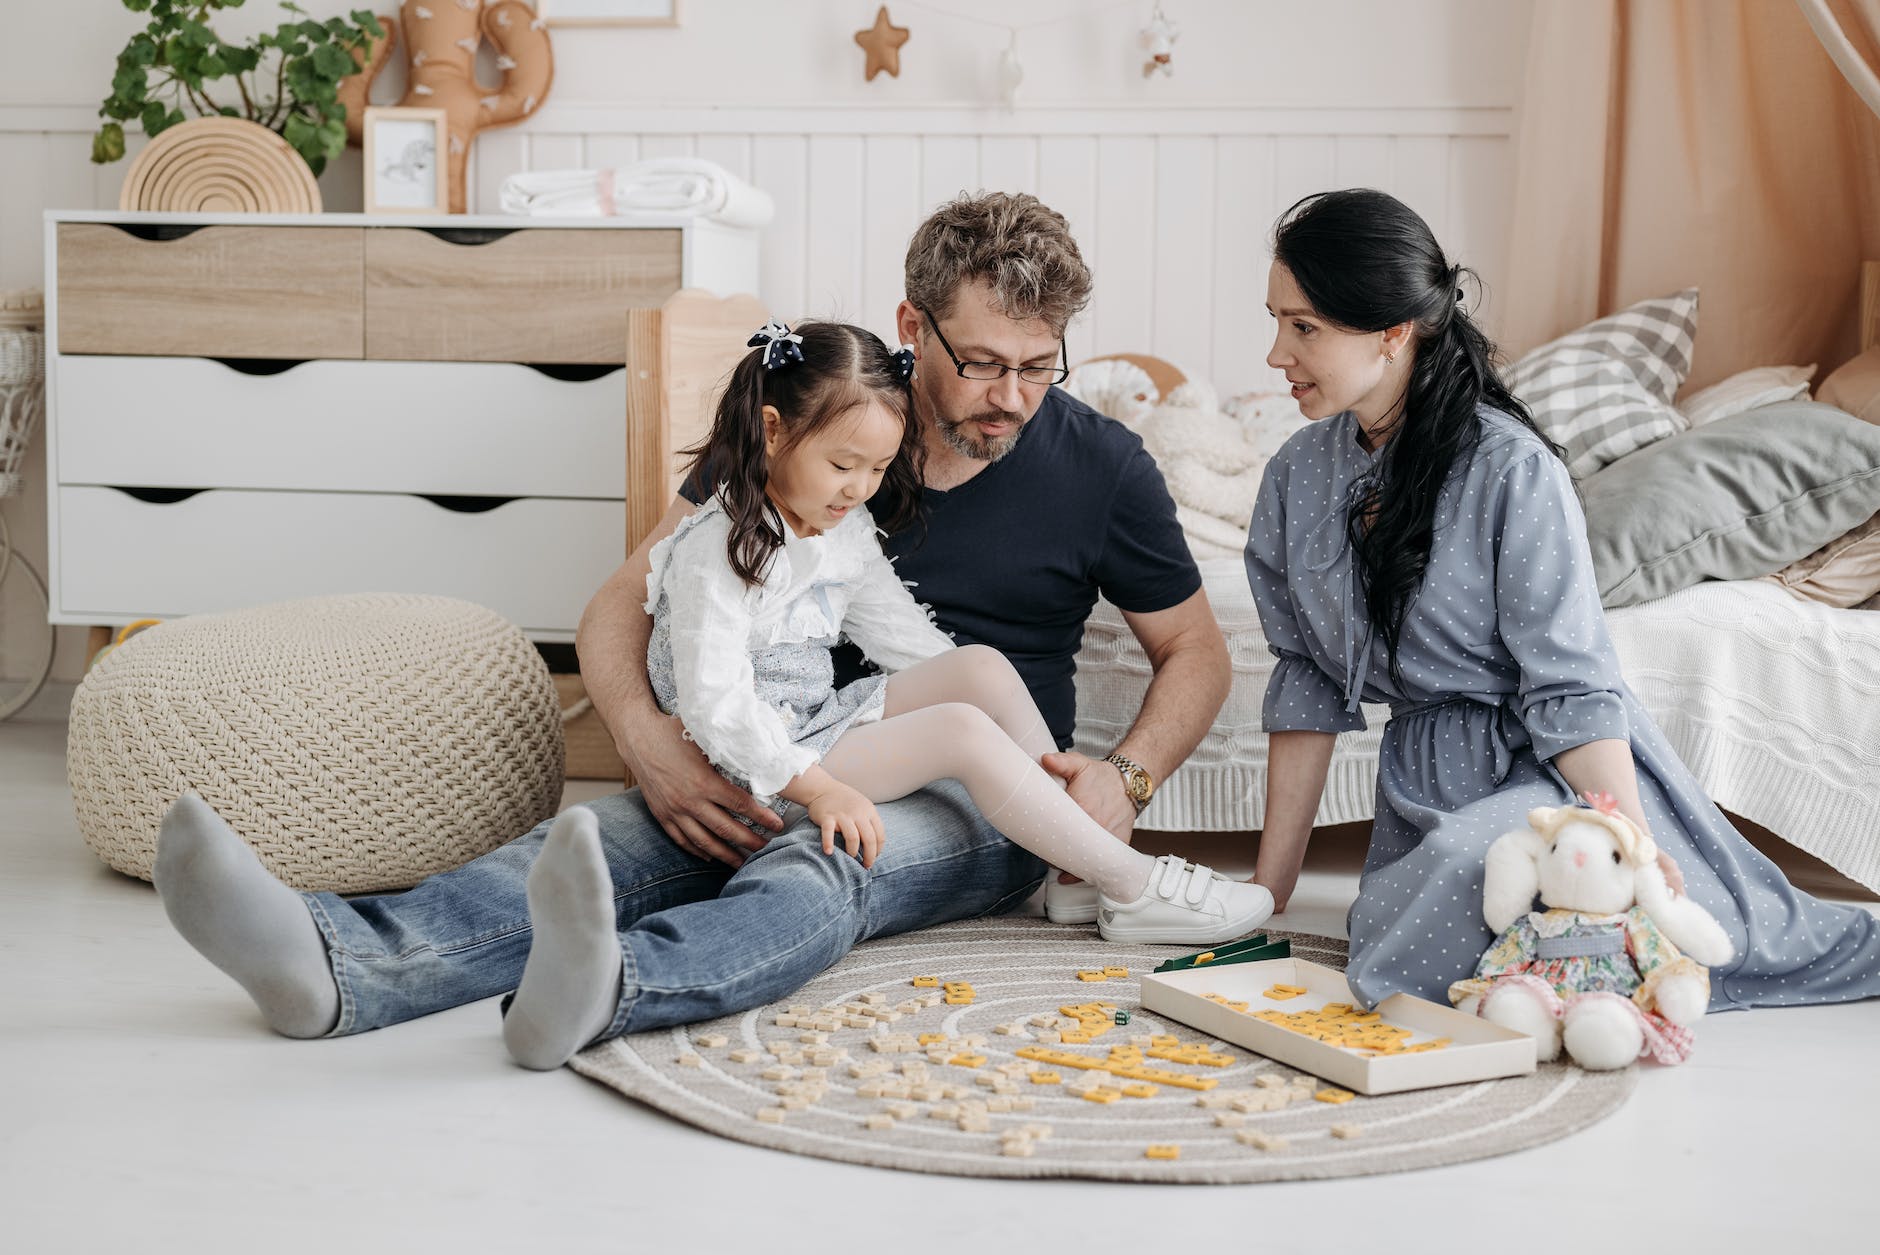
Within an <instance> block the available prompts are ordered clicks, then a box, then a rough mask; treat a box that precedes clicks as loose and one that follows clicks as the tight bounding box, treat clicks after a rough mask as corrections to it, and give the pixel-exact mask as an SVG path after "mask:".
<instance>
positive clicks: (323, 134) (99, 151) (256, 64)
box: [91, 0, 385, 174]
mask: <svg viewBox="0 0 1880 1255" xmlns="http://www.w3.org/2000/svg"><path fill="white" fill-rule="evenodd" d="M242 3H243V0H124V7H125V8H127V9H129V10H131V11H132V12H133V13H149V14H150V22H149V24H148V25H147V26H145V27H144V29H143V30H142V31H140V32H138V33H137V34H135V35H133V36H131V40H130V42H129V43H127V44H125V45H124V50H123V51H122V52H120V53H118V58H117V72H116V73H115V74H113V75H112V77H111V94H110V95H109V96H107V97H105V100H104V103H103V104H102V105H100V106H99V108H98V116H100V117H102V118H105V119H106V122H105V123H104V125H103V126H101V127H99V128H98V133H97V134H96V135H94V136H92V140H91V159H92V160H93V161H94V162H97V163H99V164H100V165H102V164H105V163H107V162H112V161H116V160H117V159H118V158H120V157H122V156H123V155H124V125H125V124H126V123H134V124H136V125H138V126H141V127H142V128H143V130H144V134H146V135H150V136H155V135H157V134H159V133H161V132H163V131H165V130H167V129H169V128H170V127H172V126H175V125H176V124H177V123H179V122H182V121H183V120H184V119H185V116H186V114H185V108H187V109H188V110H189V111H190V112H193V113H195V114H197V115H200V116H212V115H217V114H219V115H221V116H224V117H231V118H246V119H248V120H249V121H251V122H256V123H259V124H260V125H262V126H265V127H267V128H268V129H269V130H271V131H274V132H277V133H278V134H279V135H280V136H281V138H283V139H285V140H286V141H287V142H288V144H289V145H290V146H292V147H293V149H294V150H295V151H296V152H298V153H299V154H300V155H301V156H302V157H303V158H305V159H306V162H307V165H308V166H309V167H311V168H312V170H313V172H314V173H315V174H319V173H320V171H321V170H323V169H325V167H326V163H327V161H328V159H329V158H332V157H334V156H337V155H338V154H339V152H340V150H341V149H343V148H345V147H346V106H345V105H344V104H343V103H341V101H340V99H339V84H340V80H341V79H344V78H345V77H346V76H348V75H349V74H352V73H353V72H354V71H355V70H357V69H358V68H359V65H360V63H361V62H362V61H363V60H364V59H365V58H366V56H367V54H369V53H370V51H371V48H372V43H373V41H374V40H377V39H380V38H383V37H384V34H385V31H384V29H383V28H382V27H381V26H380V25H379V20H378V18H376V17H375V16H373V14H372V11H371V10H370V9H354V10H353V11H352V13H351V15H350V17H334V18H328V19H327V20H326V21H324V22H320V21H315V20H314V19H313V18H311V17H309V16H308V14H307V11H306V10H305V9H302V8H301V7H300V6H299V5H297V4H293V3H291V2H290V0H282V3H281V7H282V8H283V9H286V10H287V11H288V12H289V13H290V14H294V15H296V16H295V17H294V18H293V19H292V20H290V21H286V22H283V23H281V25H280V27H279V28H278V29H276V30H274V31H273V32H269V33H263V34H260V35H257V36H255V37H254V38H253V39H251V40H249V41H248V42H247V43H242V44H235V43H229V42H228V41H226V40H224V39H223V38H222V37H221V36H219V35H217V34H216V33H215V31H214V30H212V29H211V28H210V26H209V18H210V16H211V14H212V12H213V11H214V10H216V9H237V8H240V7H241V6H242Z"/></svg>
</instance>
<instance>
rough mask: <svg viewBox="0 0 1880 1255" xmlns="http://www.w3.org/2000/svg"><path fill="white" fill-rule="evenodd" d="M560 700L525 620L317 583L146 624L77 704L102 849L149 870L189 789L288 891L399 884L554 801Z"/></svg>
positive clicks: (81, 689)
mask: <svg viewBox="0 0 1880 1255" xmlns="http://www.w3.org/2000/svg"><path fill="white" fill-rule="evenodd" d="M562 762H563V742H562V730H561V708H560V704H559V702H558V701H557V700H556V697H555V686H554V682H553V680H552V679H551V678H550V676H549V673H548V666H547V664H545V663H544V662H543V661H542V658H541V655H540V654H539V653H537V652H536V649H535V647H534V646H533V645H531V644H530V643H529V641H528V639H527V638H526V637H524V636H523V634H522V632H521V631H520V630H519V629H518V628H516V626H515V625H514V624H512V623H510V622H509V621H508V620H506V619H504V618H503V617H502V616H501V615H499V614H497V613H496V612H495V611H493V610H488V609H485V608H484V607H482V606H478V605H473V604H472V603H470V602H467V601H459V600H457V599H455V598H451V597H432V596H421V595H416V594H402V593H361V594H355V595H345V596H331V597H309V598H305V599H303V600H300V601H284V602H277V603H274V604H272V605H266V606H255V607H253V608H251V609H246V610H235V611H230V612H228V613H226V614H203V615H192V616H190V617H188V618H183V619H172V620H170V621H169V622H168V623H162V624H159V625H157V626H156V627H152V628H149V629H146V630H145V631H142V632H139V633H138V634H137V635H135V636H133V637H131V638H130V639H129V640H127V641H125V642H124V643H123V644H122V645H119V646H117V647H116V648H114V649H112V650H111V651H110V652H109V653H106V654H104V655H103V656H102V657H100V658H99V659H98V660H97V661H96V662H95V663H93V664H92V667H91V670H90V671H88V672H86V674H85V679H84V681H83V682H82V683H80V684H79V686H78V692H77V693H76V694H75V695H74V696H73V698H72V711H71V723H70V729H69V731H68V733H67V739H66V775H67V778H68V780H69V781H70V783H71V786H72V801H73V805H74V807H75V808H76V810H77V812H78V827H79V832H80V833H81V834H82V835H83V836H84V838H85V842H86V844H87V845H89V846H90V847H91V848H92V849H93V851H95V852H96V853H97V855H98V857H99V858H101V859H103V860H104V861H105V862H106V863H108V864H110V865H111V866H112V867H114V868H116V869H117V870H119V871H121V872H126V873H128V874H130V875H132V876H137V877H141V878H142V879H144V880H149V879H150V874H151V866H152V864H153V863H154V861H155V859H156V852H157V829H158V827H159V825H160V823H161V821H162V819H163V813H164V811H166V810H167V809H169V805H170V803H171V802H174V801H175V800H176V799H177V798H178V797H179V796H181V795H182V794H183V793H184V792H186V791H191V790H193V791H194V792H196V793H198V794H200V795H201V796H202V798H203V800H204V801H206V802H207V803H208V804H209V805H210V806H212V807H214V808H215V811H216V813H217V814H219V815H221V816H222V818H223V819H225V820H227V821H228V823H229V826H230V827H232V828H234V830H235V831H236V832H237V833H239V834H241V836H242V838H243V839H244V840H246V841H247V842H248V844H249V845H250V846H252V847H254V851H255V854H256V855H257V856H259V857H260V859H261V861H262V863H263V864H264V865H266V867H267V869H268V870H269V871H270V872H272V873H274V875H275V876H277V877H279V878H280V879H281V880H283V881H285V882H286V883H287V884H289V885H292V886H293V887H294V888H296V889H306V890H329V891H331V892H334V893H362V892H371V891H377V890H384V889H403V888H406V887H408V886H410V885H415V884H417V883H418V882H419V881H420V880H423V879H424V878H425V877H426V876H430V875H432V874H434V873H437V872H441V871H448V870H450V869H451V868H454V867H459V866H461V865H463V864H464V863H467V862H469V861H470V860H471V859H473V858H475V857H476V856H477V855H479V854H482V853H484V852H485V851H488V850H492V849H494V848H496V847H497V846H499V845H501V844H502V843H503V842H505V841H508V840H510V839H511V838H513V837H516V836H520V835H521V834H522V833H525V832H527V831H529V829H531V828H533V827H535V825H537V824H539V823H540V822H541V821H542V820H544V819H546V818H548V817H549V816H550V815H553V814H554V813H555V807H556V804H557V803H558V802H559V801H560V798H561V785H562Z"/></svg>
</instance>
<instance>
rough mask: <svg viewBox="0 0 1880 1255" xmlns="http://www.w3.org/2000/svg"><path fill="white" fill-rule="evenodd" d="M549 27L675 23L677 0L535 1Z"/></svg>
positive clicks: (677, 20) (661, 24)
mask: <svg viewBox="0 0 1880 1255" xmlns="http://www.w3.org/2000/svg"><path fill="white" fill-rule="evenodd" d="M535 11H536V12H537V13H538V14H540V15H541V17H542V20H543V21H545V22H547V23H548V24H549V25H550V26H677V25H678V24H679V0H535Z"/></svg>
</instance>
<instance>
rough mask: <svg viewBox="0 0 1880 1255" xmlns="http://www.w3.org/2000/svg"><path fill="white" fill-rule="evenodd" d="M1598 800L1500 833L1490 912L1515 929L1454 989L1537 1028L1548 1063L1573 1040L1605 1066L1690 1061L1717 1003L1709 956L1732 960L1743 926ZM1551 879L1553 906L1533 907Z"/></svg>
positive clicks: (1510, 1022)
mask: <svg viewBox="0 0 1880 1255" xmlns="http://www.w3.org/2000/svg"><path fill="white" fill-rule="evenodd" d="M1586 800H1587V802H1588V805H1587V806H1559V807H1540V808H1538V809H1535V810H1532V811H1529V812H1528V824H1529V829H1525V830H1521V831H1516V832H1510V833H1508V834H1507V835H1505V836H1503V837H1501V838H1500V839H1499V840H1497V841H1496V842H1495V843H1494V844H1493V845H1491V846H1489V848H1488V858H1487V877H1486V883H1485V884H1484V887H1483V894H1482V897H1483V903H1482V905H1483V915H1484V917H1485V918H1486V919H1487V920H1488V926H1489V927H1490V928H1492V929H1495V930H1496V931H1497V932H1499V933H1500V934H1501V936H1500V937H1499V938H1497V939H1496V941H1495V944H1494V945H1493V946H1491V947H1489V950H1488V952H1487V953H1486V954H1484V955H1483V956H1482V960H1481V962H1480V963H1479V964H1477V965H1476V969H1475V976H1474V977H1473V978H1471V979H1469V980H1464V981H1458V982H1457V983H1456V984H1455V985H1453V986H1451V987H1450V990H1449V1000H1450V1001H1451V1002H1452V1003H1454V1004H1455V1005H1456V1006H1457V1007H1458V1009H1460V1010H1463V1011H1467V1012H1471V1013H1474V1014H1477V1015H1480V1016H1481V1017H1482V1018H1483V1019H1485V1020H1489V1021H1492V1022H1493V1023H1496V1024H1500V1025H1502V1026H1503V1027H1505V1028H1512V1029H1514V1030H1516V1031H1518V1032H1522V1033H1526V1034H1528V1035H1529V1036H1531V1037H1533V1038H1534V1039H1535V1040H1536V1042H1537V1043H1538V1049H1537V1055H1538V1057H1539V1059H1540V1060H1541V1061H1542V1062H1543V1063H1544V1062H1547V1061H1549V1060H1552V1059H1555V1058H1557V1057H1558V1056H1559V1054H1560V1051H1561V1049H1562V1047H1563V1046H1564V1048H1565V1049H1566V1052H1567V1055H1568V1057H1570V1058H1571V1059H1572V1060H1573V1061H1574V1062H1575V1063H1577V1064H1579V1065H1580V1066H1581V1067H1583V1068H1588V1069H1592V1070H1602V1071H1603V1070H1609V1069H1612V1068H1622V1067H1625V1066H1626V1065H1627V1064H1629V1063H1631V1062H1633V1061H1634V1060H1635V1059H1638V1058H1640V1057H1641V1056H1649V1057H1651V1058H1653V1059H1655V1060H1657V1061H1658V1062H1660V1063H1681V1062H1683V1061H1684V1060H1685V1059H1686V1058H1688V1057H1689V1055H1690V1052H1691V1042H1692V1036H1691V1025H1693V1024H1695V1023H1696V1022H1697V1021H1698V1019H1699V1018H1701V1017H1702V1016H1703V1014H1704V1010H1705V1008H1706V1007H1707V1006H1708V1005H1709V1002H1710V975H1709V973H1708V972H1707V971H1705V969H1704V967H1700V966H1699V964H1706V965H1708V964H1717V963H1723V962H1727V961H1728V960H1729V958H1730V957H1731V954H1732V953H1733V948H1732V946H1731V944H1730V939H1729V937H1728V936H1727V935H1726V934H1725V933H1724V931H1723V927H1722V925H1720V924H1718V923H1717V921H1716V920H1715V919H1713V918H1712V917H1711V916H1710V914H1709V913H1708V912H1706V911H1705V910H1704V908H1702V907H1701V906H1699V905H1697V903H1695V902H1693V901H1691V900H1690V899H1689V898H1686V897H1679V896H1674V895H1673V894H1672V892H1671V890H1670V888H1669V887H1668V886H1667V885H1666V884H1665V878H1664V873H1663V871H1661V870H1660V869H1659V866H1658V847H1657V846H1656V845H1655V844H1654V843H1653V842H1652V839H1651V838H1650V837H1648V836H1646V835H1645V834H1644V833H1642V832H1640V831H1639V830H1638V828H1637V827H1636V826H1635V825H1634V824H1633V823H1632V821H1631V820H1629V819H1627V818H1626V817H1625V816H1624V815H1622V814H1620V813H1619V810H1618V807H1617V806H1616V805H1615V804H1614V803H1613V800H1612V798H1611V797H1609V796H1607V795H1605V794H1597V795H1588V797H1587V799H1586ZM1537 892H1538V893H1539V895H1540V900H1541V905H1542V906H1544V907H1546V908H1547V909H1546V910H1542V911H1531V910H1530V909H1529V908H1530V907H1532V906H1533V905H1534V897H1535V894H1536V893H1537Z"/></svg>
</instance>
